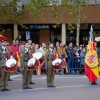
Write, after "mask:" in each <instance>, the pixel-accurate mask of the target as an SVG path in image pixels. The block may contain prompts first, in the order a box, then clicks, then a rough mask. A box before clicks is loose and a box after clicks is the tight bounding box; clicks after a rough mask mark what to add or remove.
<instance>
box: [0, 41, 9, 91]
mask: <svg viewBox="0 0 100 100" xmlns="http://www.w3.org/2000/svg"><path fill="white" fill-rule="evenodd" d="M7 56H8V52H7V49H6V44H5V41H4V40H2V46H1V48H0V73H1V79H0V83H1V91H2V92H3V91H10V90H9V89H7V88H6V86H7V81H8V77H9V74H10V72H5V71H4V67H5V63H6V60H7V58H8V57H7Z"/></svg>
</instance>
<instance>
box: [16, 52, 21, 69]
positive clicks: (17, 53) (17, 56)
mask: <svg viewBox="0 0 100 100" xmlns="http://www.w3.org/2000/svg"><path fill="white" fill-rule="evenodd" d="M16 58H17V62H18V67H21V62H20V53H19V52H16Z"/></svg>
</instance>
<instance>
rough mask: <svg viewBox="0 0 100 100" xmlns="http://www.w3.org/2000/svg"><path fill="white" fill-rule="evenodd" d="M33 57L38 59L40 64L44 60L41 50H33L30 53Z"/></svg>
mask: <svg viewBox="0 0 100 100" xmlns="http://www.w3.org/2000/svg"><path fill="white" fill-rule="evenodd" d="M32 56H33V57H34V58H36V59H37V60H39V61H40V64H41V63H43V62H44V58H43V55H42V53H41V52H35V53H33V55H32Z"/></svg>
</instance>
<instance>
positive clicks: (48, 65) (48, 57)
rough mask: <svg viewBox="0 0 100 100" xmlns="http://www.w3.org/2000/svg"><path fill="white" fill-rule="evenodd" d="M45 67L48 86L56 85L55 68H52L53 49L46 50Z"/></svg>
mask: <svg viewBox="0 0 100 100" xmlns="http://www.w3.org/2000/svg"><path fill="white" fill-rule="evenodd" d="M44 60H45V68H46V70H47V73H46V74H47V87H54V85H53V84H54V76H55V70H54V69H53V68H52V61H53V51H51V50H50V49H49V50H47V51H46V54H45V56H44Z"/></svg>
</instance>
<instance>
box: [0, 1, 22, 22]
mask: <svg viewBox="0 0 100 100" xmlns="http://www.w3.org/2000/svg"><path fill="white" fill-rule="evenodd" d="M19 1H20V0H0V24H7V23H17V24H19V23H21V18H22V10H21V9H23V8H21V7H20V6H19V5H18V4H17V2H19ZM17 8H20V9H19V10H17Z"/></svg>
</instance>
